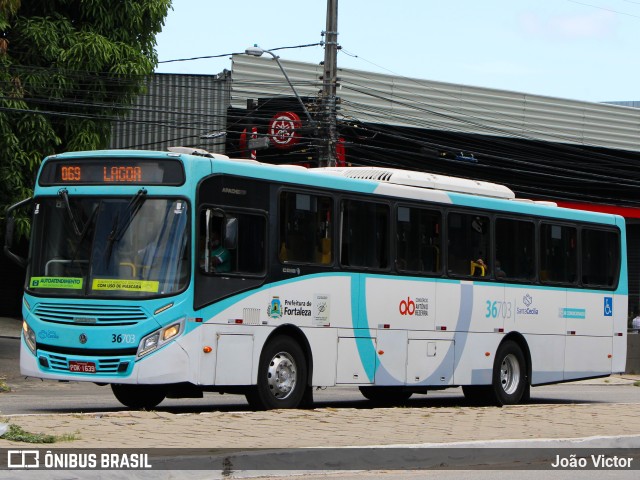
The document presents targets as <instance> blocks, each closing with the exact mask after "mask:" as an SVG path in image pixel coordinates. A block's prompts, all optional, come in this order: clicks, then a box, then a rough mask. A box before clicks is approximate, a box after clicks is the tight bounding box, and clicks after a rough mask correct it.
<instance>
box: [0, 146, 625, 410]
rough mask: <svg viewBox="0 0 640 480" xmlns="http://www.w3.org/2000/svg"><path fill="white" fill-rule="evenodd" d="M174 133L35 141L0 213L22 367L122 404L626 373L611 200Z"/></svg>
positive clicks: (509, 383) (479, 395) (483, 390)
mask: <svg viewBox="0 0 640 480" xmlns="http://www.w3.org/2000/svg"><path fill="white" fill-rule="evenodd" d="M172 150H173V151H168V152H152V151H127V150H105V151H91V152H73V153H64V154H59V155H54V156H50V157H48V158H46V159H44V160H43V163H42V166H41V168H40V170H39V173H38V176H37V179H36V184H35V188H34V195H33V198H32V199H30V200H29V201H24V202H20V203H19V204H16V205H15V206H13V207H11V208H10V209H9V210H8V214H7V217H8V223H7V240H6V242H7V243H6V245H5V252H6V253H7V254H8V255H9V256H10V257H12V258H14V260H16V261H19V262H21V263H24V264H25V265H26V281H25V292H24V299H23V305H22V307H23V319H24V322H23V333H22V339H21V353H20V368H21V372H22V374H24V375H25V376H28V377H38V378H43V379H52V380H61V381H88V382H94V383H97V384H101V385H110V386H111V389H112V391H113V393H114V394H115V396H116V398H117V399H118V400H119V401H120V402H121V403H122V404H123V405H125V406H127V407H130V408H147V409H148V408H153V407H155V406H157V405H158V404H159V403H160V402H162V401H163V400H164V399H165V398H185V397H199V396H202V395H203V392H221V393H235V394H242V395H245V396H246V398H247V400H248V402H249V404H250V406H251V407H252V408H256V409H272V408H297V407H303V406H306V405H309V404H311V402H312V400H313V391H314V389H317V388H324V387H334V386H352V387H357V388H359V389H360V391H361V392H362V394H363V395H364V397H366V398H367V399H369V400H371V401H373V402H378V403H393V402H403V401H406V400H407V399H408V398H409V397H410V396H411V395H412V394H424V393H427V392H428V391H429V390H439V389H445V388H451V387H462V391H463V393H464V395H465V397H467V398H469V399H470V401H472V402H477V403H481V404H493V405H499V406H500V405H510V404H517V403H521V402H526V401H527V400H528V399H529V397H530V387H531V386H536V385H544V384H553V383H560V382H567V381H573V380H578V379H585V378H595V377H604V376H608V375H610V374H612V373H617V372H624V369H625V362H626V331H627V328H626V327H627V266H626V257H627V255H626V242H625V224H624V220H623V218H621V217H618V216H614V215H606V214H600V213H594V212H587V211H578V210H571V209H564V208H559V207H557V206H556V205H555V204H552V203H549V202H536V201H531V200H524V199H518V198H516V196H515V195H514V193H513V192H512V191H511V190H510V189H508V188H506V187H505V186H502V185H498V184H493V183H487V182H481V181H475V180H469V179H462V178H454V177H447V176H440V175H434V174H429V173H424V172H413V171H406V170H398V169H389V168H373V167H371V168H369V167H340V168H338V167H333V168H315V169H306V168H303V167H300V166H292V165H270V164H264V163H259V162H257V161H255V160H242V159H230V158H228V157H226V156H224V155H217V154H209V153H207V152H204V151H199V150H194V149H181V148H175V149H172ZM28 205H30V206H28ZM19 208H30V212H31V216H32V226H31V233H30V246H29V253H28V258H21V257H19V256H18V255H17V254H16V253H15V252H14V251H13V249H12V238H11V237H12V235H13V234H12V230H13V226H12V225H13V218H14V216H15V215H16V212H17V210H18V209H19Z"/></svg>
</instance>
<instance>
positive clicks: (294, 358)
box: [246, 336, 307, 410]
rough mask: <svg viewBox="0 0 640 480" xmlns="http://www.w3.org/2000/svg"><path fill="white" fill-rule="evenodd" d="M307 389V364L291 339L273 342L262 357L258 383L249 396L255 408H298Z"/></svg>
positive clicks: (296, 344) (280, 339)
mask: <svg viewBox="0 0 640 480" xmlns="http://www.w3.org/2000/svg"><path fill="white" fill-rule="evenodd" d="M306 390H307V362H306V359H305V357H304V353H303V351H302V348H300V345H298V343H297V342H296V341H295V340H293V339H292V338H291V337H287V336H280V337H276V338H274V339H273V340H271V341H270V342H269V343H268V344H267V345H266V346H265V348H264V349H263V350H262V354H261V355H260V363H259V365H258V384H257V385H255V386H254V387H251V388H250V389H249V391H248V392H247V393H246V397H247V401H248V402H249V405H251V407H253V408H256V409H266V410H269V409H273V408H296V407H298V406H299V405H300V403H301V402H302V400H303V398H304V396H305V391H306Z"/></svg>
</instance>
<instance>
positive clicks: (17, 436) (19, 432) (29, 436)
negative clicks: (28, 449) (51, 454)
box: [0, 423, 79, 443]
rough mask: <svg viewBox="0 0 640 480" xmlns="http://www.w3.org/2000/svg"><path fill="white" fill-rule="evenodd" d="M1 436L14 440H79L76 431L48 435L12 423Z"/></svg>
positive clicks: (52, 441)
mask: <svg viewBox="0 0 640 480" xmlns="http://www.w3.org/2000/svg"><path fill="white" fill-rule="evenodd" d="M0 438H2V439H3V440H9V441H12V442H24V443H56V442H70V441H72V440H77V439H78V438H79V437H78V435H77V434H74V433H68V434H65V435H46V434H44V433H31V432H27V431H25V430H24V429H23V428H22V427H20V426H18V425H15V424H13V423H12V424H10V425H9V430H8V431H7V432H6V433H5V434H4V435H2V436H1V437H0Z"/></svg>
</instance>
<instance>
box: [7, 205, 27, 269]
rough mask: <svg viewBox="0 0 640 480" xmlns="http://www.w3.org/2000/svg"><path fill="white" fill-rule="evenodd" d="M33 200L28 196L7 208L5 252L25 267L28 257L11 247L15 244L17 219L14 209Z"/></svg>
mask: <svg viewBox="0 0 640 480" xmlns="http://www.w3.org/2000/svg"><path fill="white" fill-rule="evenodd" d="M32 200H33V199H32V198H27V199H25V200H22V201H20V202H18V203H16V204H15V205H11V206H10V207H9V208H7V211H6V222H7V224H6V227H5V235H4V253H5V255H6V256H7V257H8V258H9V259H11V260H12V261H13V262H15V263H16V264H18V265H20V266H21V267H23V268H24V267H26V265H27V259H26V258H23V257H21V256H19V255H16V254H15V253H13V252H12V251H11V247H12V246H13V234H14V231H15V226H16V220H15V218H14V216H13V211H14V210H15V209H17V208H20V207H23V206H25V205H28V204H29V203H31V201H32Z"/></svg>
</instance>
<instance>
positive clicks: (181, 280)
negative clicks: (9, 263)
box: [27, 189, 190, 298]
mask: <svg viewBox="0 0 640 480" xmlns="http://www.w3.org/2000/svg"><path fill="white" fill-rule="evenodd" d="M33 218H34V221H33V227H32V228H33V233H34V235H32V239H33V240H32V244H31V261H30V264H29V268H28V272H27V289H28V290H29V291H30V292H31V293H35V294H40V295H45V294H46V295H50V294H53V295H58V296H70V297H82V296H88V297H109V298H114V297H116V298H117V297H122V298H132V297H133V298H141V297H151V296H159V295H169V294H172V293H176V292H179V291H181V290H183V289H184V288H186V286H187V284H188V281H189V273H190V272H189V258H188V251H189V249H188V244H189V242H188V239H189V235H188V228H187V227H188V212H187V202H186V201H185V200H182V199H175V198H172V199H168V198H147V196H146V191H145V190H144V189H141V190H140V191H139V192H138V194H136V195H134V196H133V197H127V198H108V199H104V198H101V199H98V198H94V197H74V196H68V195H67V194H66V192H61V194H60V195H59V196H58V197H50V198H41V199H39V200H37V201H36V202H35V210H34V217H33Z"/></svg>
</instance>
